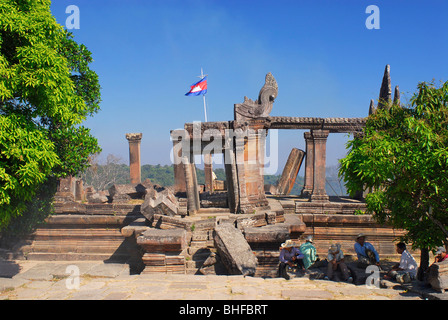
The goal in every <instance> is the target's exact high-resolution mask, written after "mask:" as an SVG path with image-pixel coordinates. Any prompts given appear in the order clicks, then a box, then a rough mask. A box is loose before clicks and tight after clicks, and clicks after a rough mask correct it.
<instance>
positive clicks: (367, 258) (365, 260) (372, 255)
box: [355, 233, 380, 268]
mask: <svg viewBox="0 0 448 320" xmlns="http://www.w3.org/2000/svg"><path fill="white" fill-rule="evenodd" d="M365 240H366V235H365V234H363V233H360V234H359V235H358V236H357V237H356V242H355V252H356V254H357V256H358V268H366V267H367V266H368V265H371V264H373V265H377V266H378V267H379V266H380V256H379V255H378V252H377V251H376V250H375V247H374V246H373V245H372V244H371V243H369V242H366V241H365Z"/></svg>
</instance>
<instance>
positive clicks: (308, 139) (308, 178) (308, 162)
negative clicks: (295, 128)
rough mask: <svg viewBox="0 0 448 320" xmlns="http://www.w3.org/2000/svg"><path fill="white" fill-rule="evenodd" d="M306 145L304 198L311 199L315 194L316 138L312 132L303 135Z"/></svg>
mask: <svg viewBox="0 0 448 320" xmlns="http://www.w3.org/2000/svg"><path fill="white" fill-rule="evenodd" d="M303 136H304V138H305V143H306V158H305V184H304V186H303V189H302V196H303V197H309V196H310V195H311V193H312V192H313V186H314V185H313V182H314V138H313V136H312V135H311V132H305V133H304V134H303Z"/></svg>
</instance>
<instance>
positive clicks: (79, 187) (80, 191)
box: [75, 179, 86, 201]
mask: <svg viewBox="0 0 448 320" xmlns="http://www.w3.org/2000/svg"><path fill="white" fill-rule="evenodd" d="M75 200H78V201H83V200H86V196H85V193H84V184H83V181H82V180H81V179H78V180H76V188H75Z"/></svg>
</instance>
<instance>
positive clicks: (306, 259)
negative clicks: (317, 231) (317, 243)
mask: <svg viewBox="0 0 448 320" xmlns="http://www.w3.org/2000/svg"><path fill="white" fill-rule="evenodd" d="M300 252H302V254H303V265H304V266H305V269H307V270H308V269H309V268H311V267H312V266H313V264H314V263H315V262H316V261H319V257H318V255H317V254H316V247H314V245H313V237H312V236H307V237H306V239H305V243H304V244H302V245H301V246H300Z"/></svg>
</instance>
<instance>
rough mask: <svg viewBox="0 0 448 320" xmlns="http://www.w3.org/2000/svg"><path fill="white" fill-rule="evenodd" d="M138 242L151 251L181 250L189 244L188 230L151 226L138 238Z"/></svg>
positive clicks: (146, 250)
mask: <svg viewBox="0 0 448 320" xmlns="http://www.w3.org/2000/svg"><path fill="white" fill-rule="evenodd" d="M137 244H138V245H139V246H141V247H142V248H143V249H144V250H145V252H149V253H154V252H160V253H165V252H180V251H182V250H183V249H184V248H185V247H186V246H187V231H186V230H184V229H166V230H162V229H154V228H151V229H148V230H146V231H145V232H143V234H142V235H141V236H139V237H138V238H137Z"/></svg>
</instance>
